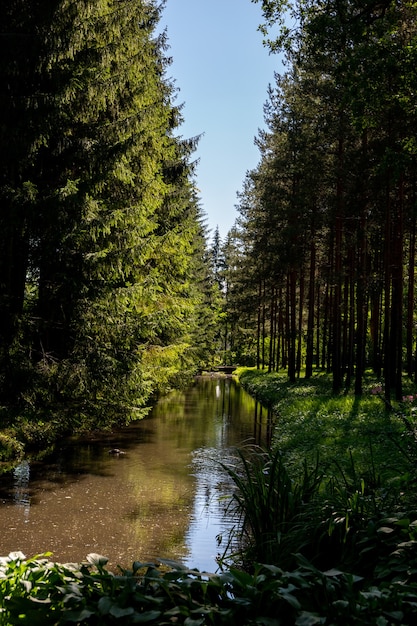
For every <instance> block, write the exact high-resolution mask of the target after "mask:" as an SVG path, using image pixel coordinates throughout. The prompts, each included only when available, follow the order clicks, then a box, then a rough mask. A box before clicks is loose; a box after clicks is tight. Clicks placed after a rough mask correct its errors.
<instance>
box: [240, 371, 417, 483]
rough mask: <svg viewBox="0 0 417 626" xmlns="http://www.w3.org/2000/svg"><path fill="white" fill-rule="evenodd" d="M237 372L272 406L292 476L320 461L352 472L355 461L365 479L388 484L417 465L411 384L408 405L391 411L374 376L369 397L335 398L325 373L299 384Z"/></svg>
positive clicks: (415, 398) (416, 402) (276, 443)
mask: <svg viewBox="0 0 417 626" xmlns="http://www.w3.org/2000/svg"><path fill="white" fill-rule="evenodd" d="M237 374H238V377H239V382H240V384H241V385H242V386H243V387H244V389H246V390H247V391H248V392H249V393H250V394H251V395H252V396H254V397H256V398H257V399H259V400H260V402H261V403H263V404H264V405H265V406H267V407H270V408H271V410H272V412H273V416H274V422H275V429H274V438H273V447H274V448H279V450H280V451H281V454H282V457H283V459H284V463H285V466H286V468H287V469H288V470H289V471H290V472H291V474H292V475H293V476H296V475H300V473H301V472H302V471H303V469H304V464H305V462H306V461H307V463H308V465H309V466H310V467H312V466H314V465H315V464H316V462H317V459H319V462H320V465H321V467H322V468H324V470H325V471H329V472H332V471H335V468H336V467H340V468H341V469H343V470H344V471H349V470H350V468H351V467H352V463H353V464H354V467H355V470H356V471H357V472H359V473H360V474H361V475H362V476H364V477H366V476H368V477H369V479H370V480H371V479H372V480H379V481H382V482H386V481H389V480H391V479H394V478H396V477H398V476H400V475H401V474H403V473H408V472H409V471H410V467H413V464H414V462H415V461H417V440H416V437H415V432H414V424H415V423H416V424H417V422H416V419H415V416H417V412H416V411H417V395H416V391H417V390H416V389H415V388H413V386H412V385H411V384H409V385H408V387H406V392H405V395H404V401H403V402H400V403H398V402H397V403H393V406H392V410H388V409H387V407H386V404H385V402H384V400H383V397H382V395H381V393H380V385H379V383H378V381H377V380H375V379H373V378H372V377H371V376H369V379H368V382H367V385H366V389H365V392H364V394H363V395H362V396H355V395H353V394H351V393H341V394H339V395H334V394H333V392H332V386H331V379H330V377H329V376H327V375H326V374H322V373H319V374H317V375H316V376H314V377H313V378H311V379H309V380H304V379H300V380H299V381H297V383H290V382H289V381H288V378H287V376H285V375H283V374H279V373H267V372H266V371H259V370H254V369H243V368H241V369H240V370H238V371H237ZM414 387H415V386H414Z"/></svg>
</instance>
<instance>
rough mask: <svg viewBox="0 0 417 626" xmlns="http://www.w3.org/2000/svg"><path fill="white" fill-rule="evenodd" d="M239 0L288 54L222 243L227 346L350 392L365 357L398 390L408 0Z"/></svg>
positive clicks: (410, 147) (414, 41) (409, 181)
mask: <svg viewBox="0 0 417 626" xmlns="http://www.w3.org/2000/svg"><path fill="white" fill-rule="evenodd" d="M253 1H254V2H257V1H260V3H261V5H262V10H263V15H264V18H265V23H264V24H263V25H262V26H261V30H262V31H263V32H264V34H265V37H266V41H267V45H268V46H269V47H270V49H271V51H272V52H276V51H282V52H284V54H285V58H286V67H287V68H288V69H287V71H286V72H285V73H284V74H283V75H276V77H275V84H274V85H272V86H271V87H270V90H269V94H268V101H267V103H266V104H265V120H266V123H267V130H266V131H262V132H259V135H258V138H257V143H258V146H259V150H260V162H259V164H258V166H257V167H256V168H255V169H254V170H252V171H251V172H248V174H247V177H246V180H245V181H244V185H243V189H242V191H241V193H240V197H239V206H238V211H239V217H238V219H237V221H236V224H235V226H234V227H233V228H232V230H231V231H230V232H229V233H228V235H227V238H226V240H225V242H224V243H223V248H222V254H223V260H224V264H225V269H224V271H223V281H224V290H225V292H226V294H227V295H226V299H227V303H226V311H227V320H228V321H227V324H228V328H227V339H226V347H227V350H226V358H228V359H229V360H231V361H237V362H240V363H246V364H249V365H256V366H257V367H262V368H264V367H266V368H268V369H269V370H278V369H281V368H284V369H286V370H287V371H288V375H289V377H290V379H291V380H295V379H296V377H297V376H299V375H300V372H301V370H302V369H303V368H305V376H306V377H309V376H311V375H312V372H313V367H318V368H322V369H325V370H327V371H329V372H331V373H332V377H333V387H334V390H335V391H336V392H338V391H339V390H341V389H342V388H345V387H347V388H348V387H350V386H351V385H352V386H353V387H354V390H355V392H356V393H357V394H360V393H361V392H362V389H363V374H364V371H365V369H366V368H367V367H372V368H373V370H374V372H375V374H376V376H378V377H380V378H381V380H382V381H383V383H384V389H385V397H386V399H387V400H388V401H389V400H390V397H391V394H392V393H394V394H395V397H396V399H399V400H400V399H401V397H402V375H403V373H404V371H405V372H406V373H407V374H408V375H409V376H410V377H413V378H414V379H416V377H417V371H416V360H417V358H416V351H417V346H416V340H417V333H416V315H415V299H416V294H415V253H416V250H415V246H416V216H417V211H416V209H417V204H416V195H417V169H416V155H417V141H416V137H417V108H416V93H417V73H416V67H417V19H416V18H417V7H416V5H415V3H413V2H411V1H401V2H397V1H391V0H382V2H381V1H375V0H368V1H367V2H365V3H364V2H363V1H362V0H361V1H359V0H325V1H324V0H323V1H314V0H300V1H299V2H291V1H289V0H288V1H286V0H262V1H261V0H253ZM291 23H293V24H294V26H293V27H291V28H290V27H289V24H291ZM277 26H278V28H279V33H278V36H277V37H275V38H274V37H273V35H272V34H271V33H274V32H276V28H277Z"/></svg>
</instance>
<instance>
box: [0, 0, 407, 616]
mask: <svg viewBox="0 0 417 626" xmlns="http://www.w3.org/2000/svg"><path fill="white" fill-rule="evenodd" d="M248 1H249V0H248ZM252 1H253V2H254V3H255V4H259V5H260V8H261V10H262V16H263V17H262V19H263V23H262V24H261V25H260V26H259V30H260V31H261V32H262V33H263V36H264V43H265V45H266V47H267V48H268V49H269V51H270V53H271V54H277V53H278V54H280V55H283V56H284V58H285V68H286V70H285V71H284V72H282V73H281V74H278V73H277V74H276V75H275V76H274V77H271V81H272V82H271V85H270V87H269V91H268V94H267V100H266V103H265V107H264V113H265V121H266V129H265V130H261V131H259V133H258V135H257V137H256V143H257V146H258V148H259V154H260V158H259V163H258V165H257V166H256V168H255V169H253V170H251V171H248V173H247V175H246V178H245V180H244V181H243V184H242V189H241V191H240V192H239V193H238V205H237V208H238V217H237V220H236V223H235V225H234V226H233V228H232V229H231V230H230V232H229V233H227V235H226V236H225V238H224V240H222V238H221V236H220V233H219V230H218V229H217V230H216V231H215V233H214V234H213V237H212V238H211V235H210V233H209V232H208V229H207V226H206V222H205V215H204V212H203V210H202V208H201V205H200V198H199V196H198V189H197V186H196V167H197V164H196V162H195V160H193V158H194V157H193V154H194V151H195V148H196V145H197V142H198V137H191V138H183V137H182V136H181V131H180V128H181V122H182V107H181V104H180V103H178V101H177V100H178V94H177V90H176V88H175V86H174V82H173V79H172V78H170V75H169V66H170V58H169V56H168V50H169V45H168V44H169V42H168V39H167V35H166V34H165V33H160V31H158V23H159V19H160V17H161V11H162V8H163V5H161V4H159V3H158V2H157V0H94V1H91V0H56V2H53V3H50V2H47V3H45V2H42V0H2V3H1V7H0V48H1V50H0V55H1V59H2V61H1V63H0V103H1V107H0V118H1V123H0V203H1V211H0V316H1V317H0V319H1V324H0V461H1V464H2V466H3V465H5V464H6V462H7V461H10V460H11V459H16V458H22V455H23V453H25V452H26V450H27V449H28V448H29V447H30V446H35V447H36V446H37V447H38V448H40V449H41V450H42V449H43V450H45V449H46V448H47V446H48V444H50V443H51V442H53V441H56V439H57V438H59V437H63V436H65V435H68V434H74V433H75V434H79V433H80V432H83V433H86V432H88V431H90V432H91V431H96V432H97V431H99V430H100V429H111V428H112V427H113V426H120V425H123V424H126V423H127V422H129V421H130V420H133V419H138V418H141V417H144V416H145V415H147V413H148V411H149V410H150V407H151V405H152V403H154V402H155V401H156V399H157V398H158V397H159V396H161V395H163V394H165V393H167V392H168V391H169V390H171V389H172V388H175V387H181V386H182V385H186V384H187V381H190V380H191V379H192V377H193V376H194V375H195V374H196V373H197V372H201V371H210V370H212V369H214V368H216V366H219V364H225V365H226V364H227V365H234V366H238V365H239V366H241V367H240V368H239V369H238V374H237V376H238V377H239V381H240V384H241V386H242V388H246V389H247V390H248V391H249V392H250V393H251V395H253V396H254V397H256V398H259V399H260V400H261V401H262V403H263V405H264V406H265V407H267V408H268V409H269V411H270V412H271V413H270V414H271V415H272V418H273V420H275V421H274V422H273V432H272V435H271V446H270V447H269V448H268V449H267V450H264V449H255V448H253V447H252V448H250V447H249V446H247V447H246V448H245V449H238V450H237V451H236V463H235V464H234V465H226V464H225V463H223V464H222V463H219V464H220V465H221V467H222V469H223V470H224V471H225V472H226V474H227V478H228V482H227V485H229V484H230V496H229V503H230V508H228V512H229V514H231V515H232V514H233V515H236V518H233V519H236V520H237V522H236V526H235V527H234V530H233V532H234V533H235V534H234V535H231V536H230V537H229V538H228V544H227V549H226V551H225V553H224V555H223V561H222V563H221V565H223V566H224V567H222V568H221V571H220V573H218V574H211V573H207V572H199V571H198V570H197V569H187V568H185V567H184V566H182V565H181V564H178V563H177V564H175V563H173V562H171V561H167V560H166V561H164V560H163V559H161V562H158V563H149V562H146V563H141V562H139V561H137V562H134V563H133V566H132V569H131V570H125V569H123V570H121V571H120V575H119V574H117V575H115V574H114V572H112V571H108V569H107V562H108V559H107V558H106V557H103V556H101V555H100V554H96V553H91V554H89V555H88V557H87V560H86V562H83V563H80V564H74V563H67V564H59V563H54V562H52V561H51V560H50V558H49V557H50V556H51V553H47V554H44V555H37V556H36V555H35V556H33V557H29V558H26V557H25V555H23V554H22V553H21V552H19V551H16V552H11V553H10V554H9V555H8V556H7V557H0V624H4V625H5V626H11V624H30V625H33V624H36V623H39V624H43V625H45V624H51V625H56V624H68V623H72V624H74V623H77V624H82V623H84V624H113V623H115V622H118V623H119V624H120V623H122V624H134V623H146V624H155V625H162V624H173V623H175V624H183V625H184V626H204V625H206V624H207V626H217V625H218V626H222V625H224V624H227V625H231V624H238V625H239V626H241V625H247V626H255V625H260V626H262V625H263V626H280V625H282V624H285V625H287V624H294V626H314V625H316V624H329V625H330V624H332V625H335V624H340V625H341V626H346V625H347V624H352V625H353V624H363V625H364V626H367V625H369V624H375V625H377V626H391V625H392V626H394V625H399V626H403V625H408V624H414V623H416V612H417V611H416V607H417V559H416V546H417V507H416V471H415V468H416V463H417V429H416V426H415V416H416V411H417V406H416V405H417V395H416V393H415V392H416V384H417V317H416V312H415V301H416V297H417V294H416V235H417V233H416V219H417V106H416V103H417V99H416V98H417V95H416V94H417V4H416V2H415V1H414V0H296V1H295V0H294V1H291V0H252ZM219 19H220V18H219ZM254 28H256V25H254ZM242 105H244V103H242ZM219 149H220V146H219ZM268 419H269V418H268ZM271 423H272V422H271ZM110 452H111V451H110ZM117 452H120V450H118V451H117ZM106 454H107V452H106ZM320 455H321V456H320ZM233 542H235V543H233ZM229 548H233V550H234V552H232V553H231V554H230V552H227V550H228V549H229Z"/></svg>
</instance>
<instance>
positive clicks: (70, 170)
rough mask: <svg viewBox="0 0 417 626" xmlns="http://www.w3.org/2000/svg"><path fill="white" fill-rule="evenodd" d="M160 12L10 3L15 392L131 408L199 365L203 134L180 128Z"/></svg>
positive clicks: (6, 275)
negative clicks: (196, 261)
mask: <svg viewBox="0 0 417 626" xmlns="http://www.w3.org/2000/svg"><path fill="white" fill-rule="evenodd" d="M160 10H161V7H160V6H159V5H157V4H156V2H154V1H153V0H140V1H133V0H118V1H116V0H94V1H93V2H85V1H84V0H59V1H58V2H56V3H53V5H51V4H50V3H47V4H46V5H45V3H27V2H23V1H22V2H9V0H7V2H5V3H3V4H2V7H1V8H0V17H1V29H2V35H1V38H0V39H1V41H2V43H3V48H4V52H5V56H4V58H5V63H4V64H2V73H1V76H0V80H1V83H2V85H1V87H2V88H1V90H0V91H1V94H2V99H3V100H2V104H4V107H2V112H1V113H0V115H2V116H3V120H2V124H1V136H0V144H1V156H0V158H1V162H0V168H1V181H0V184H1V188H0V194H1V197H2V201H3V204H4V206H5V210H4V211H3V212H2V217H1V220H2V222H1V225H2V232H1V233H0V289H1V302H0V306H1V309H2V316H3V317H4V319H5V320H6V324H5V326H4V327H3V329H2V332H3V337H2V339H3V341H2V354H1V357H2V360H1V375H2V377H3V392H4V393H6V392H7V393H8V394H9V395H11V396H14V397H15V398H16V397H22V393H24V396H25V397H26V398H28V397H29V396H30V395H31V394H32V395H31V398H32V400H31V401H32V402H33V403H34V404H39V402H40V395H39V393H37V392H36V389H38V390H39V389H40V388H43V389H44V391H43V392H42V398H44V399H45V398H48V402H51V401H53V402H57V401H59V402H61V403H67V402H68V401H71V402H72V403H74V401H77V402H78V405H79V406H80V407H81V406H82V407H85V406H88V405H90V406H91V407H94V406H95V407H100V406H101V405H102V404H105V405H107V406H109V405H114V407H115V410H116V411H119V410H120V409H121V408H126V410H127V411H130V409H131V407H132V406H136V407H137V408H139V409H140V407H142V406H143V405H144V404H145V403H146V402H147V400H148V399H149V397H150V396H151V395H152V394H155V393H157V392H158V391H159V390H162V389H165V388H167V387H169V385H170V384H171V383H172V381H173V380H174V379H175V377H176V376H177V375H178V372H179V371H180V370H181V369H182V368H184V367H188V368H190V367H193V360H192V356H191V355H192V351H191V346H190V332H191V330H192V328H191V326H190V324H191V323H197V320H196V319H195V316H194V315H193V311H192V308H193V305H194V302H195V299H196V298H197V299H198V294H197V291H196V289H195V288H194V284H193V280H194V273H193V272H194V267H193V258H194V255H195V242H196V233H197V232H198V230H199V223H198V210H197V209H196V205H195V200H194V198H195V192H194V186H193V182H192V178H191V174H192V164H191V160H190V157H191V154H192V151H193V149H194V146H195V140H189V141H186V140H182V139H181V138H179V137H177V136H176V134H175V133H176V129H177V127H178V125H179V124H180V122H181V116H180V113H179V109H178V107H176V106H175V105H174V103H173V100H174V96H175V92H174V89H173V86H172V84H171V82H170V81H169V80H168V78H167V75H166V70H167V67H168V60H167V58H166V56H165V47H166V41H165V36H164V35H160V36H157V35H156V31H155V29H156V25H157V23H158V19H159V16H160ZM17 51H18V54H16V52H17ZM14 139H16V141H14ZM8 145H12V146H13V148H12V150H11V152H10V153H9V155H7V146H8ZM194 366H195V365H194ZM17 372H21V373H22V372H25V373H26V374H25V375H26V378H27V380H26V381H23V382H22V381H19V377H18V376H17ZM45 390H46V391H45ZM83 410H84V409H83Z"/></svg>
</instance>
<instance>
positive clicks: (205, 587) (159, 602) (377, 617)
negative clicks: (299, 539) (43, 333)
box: [0, 553, 417, 626]
mask: <svg viewBox="0 0 417 626" xmlns="http://www.w3.org/2000/svg"><path fill="white" fill-rule="evenodd" d="M48 556H50V555H46V556H42V557H34V558H33V559H29V560H26V559H25V558H24V556H23V555H22V554H21V553H11V554H10V555H9V556H8V557H7V558H3V559H1V562H0V611H1V612H0V624H2V625H3V626H12V625H13V624H28V625H29V624H30V625H32V624H42V625H43V626H48V625H49V624H50V625H58V624H113V623H118V624H150V625H152V624H155V625H157V624H158V625H160V626H161V625H164V624H166V625H168V624H172V623H176V624H183V625H184V626H203V625H207V626H223V625H225V626H226V625H230V624H236V626H237V625H239V626H244V625H248V626H255V625H256V624H257V625H263V626H272V625H274V626H279V625H280V624H282V625H284V624H285V625H286V626H287V625H288V626H290V625H291V624H293V625H297V626H308V625H311V626H313V625H314V624H334V625H340V626H346V624H363V625H368V624H380V625H385V626H387V625H388V624H411V623H413V620H414V619H415V617H416V600H417V587H416V583H415V582H408V583H404V582H403V581H399V580H395V577H393V576H391V577H390V579H387V580H384V581H380V582H379V585H378V587H376V586H367V585H365V584H364V581H363V579H362V578H361V577H359V576H355V575H351V574H347V573H344V572H342V571H340V570H338V569H335V568H333V569H329V570H325V571H321V570H319V569H317V568H316V567H314V566H313V565H311V563H309V562H308V561H306V560H305V559H304V558H303V557H301V556H298V557H297V561H298V563H297V567H296V568H295V569H294V570H293V571H289V572H287V571H284V570H282V569H280V568H278V567H276V566H273V565H269V566H268V565H267V566H265V565H258V566H255V568H254V571H253V572H252V573H250V574H249V573H246V572H243V571H241V570H238V569H234V568H232V569H230V570H229V571H227V572H223V573H220V574H209V573H201V572H199V571H198V570H193V569H187V568H184V567H182V566H181V565H179V564H175V563H172V562H162V564H163V566H164V567H163V569H161V568H159V567H157V566H156V565H153V564H142V563H134V564H133V567H132V570H125V571H123V572H121V573H120V574H118V575H115V574H112V573H111V572H109V571H107V569H106V561H107V559H106V558H104V557H101V556H99V555H97V554H91V555H89V556H88V557H87V562H86V563H84V564H82V565H76V564H66V565H60V564H56V563H52V562H51V561H50V560H48V558H47V557H48Z"/></svg>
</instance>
